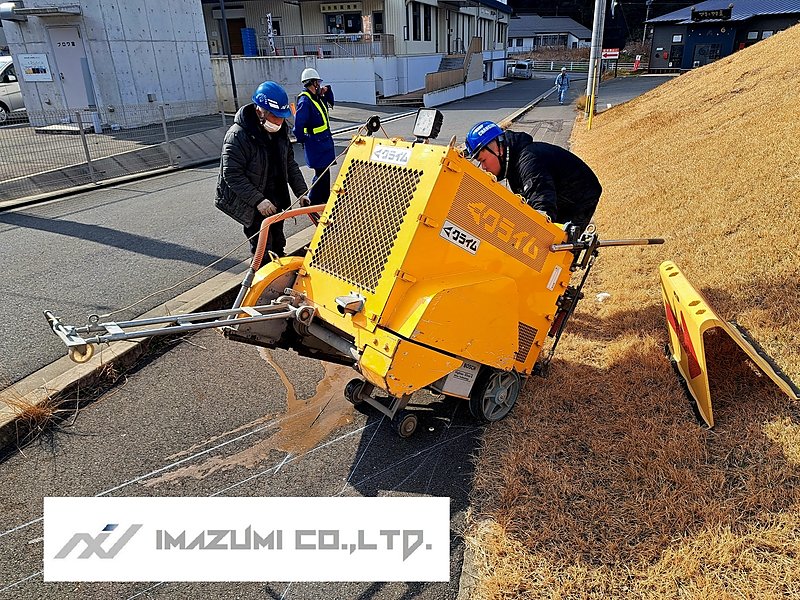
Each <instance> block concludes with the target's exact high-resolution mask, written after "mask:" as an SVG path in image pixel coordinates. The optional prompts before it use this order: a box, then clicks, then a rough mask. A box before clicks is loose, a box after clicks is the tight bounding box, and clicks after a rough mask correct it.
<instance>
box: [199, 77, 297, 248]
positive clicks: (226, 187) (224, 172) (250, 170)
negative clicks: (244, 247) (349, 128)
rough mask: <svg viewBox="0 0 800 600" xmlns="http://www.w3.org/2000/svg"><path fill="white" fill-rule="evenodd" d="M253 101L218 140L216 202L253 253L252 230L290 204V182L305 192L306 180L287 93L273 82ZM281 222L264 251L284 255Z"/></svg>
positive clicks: (272, 230)
mask: <svg viewBox="0 0 800 600" xmlns="http://www.w3.org/2000/svg"><path fill="white" fill-rule="evenodd" d="M252 100H253V102H252V104H246V105H245V106H243V107H241V108H240V109H239V110H238V112H237V113H236V116H235V117H234V119H233V125H232V126H231V127H230V129H228V132H227V133H226V134H225V140H224V142H223V144H222V157H221V159H220V166H219V176H218V177H217V192H216V199H215V201H214V204H215V205H216V206H217V208H219V209H220V210H221V211H222V212H224V213H225V214H227V215H228V216H230V217H232V218H233V219H235V220H236V221H238V222H239V223H241V224H242V225H243V226H244V234H245V235H246V236H247V237H248V238H249V239H250V252H252V253H253V254H255V251H256V247H257V245H258V236H257V235H256V234H257V233H258V231H259V229H260V228H261V223H262V222H263V221H264V219H265V218H267V217H269V216H271V215H274V214H276V213H278V212H279V211H281V210H285V209H286V208H289V206H290V204H291V202H290V198H289V189H288V188H289V187H291V188H292V191H293V192H294V194H295V195H296V196H297V197H298V198H301V202H302V198H303V197H304V195H305V193H306V191H307V190H308V186H307V185H306V182H305V179H304V178H303V174H302V173H301V172H300V167H299V166H298V164H297V162H296V161H295V159H294V149H293V148H292V144H291V142H290V141H289V126H288V125H287V124H286V121H285V119H286V118H287V117H290V116H291V114H292V112H291V111H290V110H289V97H288V96H287V94H286V91H285V90H284V89H283V88H282V87H281V86H280V85H278V84H277V83H275V82H274V81H265V82H264V83H262V84H261V85H259V86H258V87H257V88H256V90H255V92H254V93H253V98H252ZM285 248H286V236H285V235H284V233H283V221H281V222H278V223H273V224H272V225H271V226H270V228H269V239H268V242H267V250H268V251H270V252H273V253H275V254H277V255H278V256H283V255H284V250H285Z"/></svg>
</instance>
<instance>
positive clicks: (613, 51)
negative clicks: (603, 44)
mask: <svg viewBox="0 0 800 600" xmlns="http://www.w3.org/2000/svg"><path fill="white" fill-rule="evenodd" d="M600 58H602V59H603V60H606V59H609V58H619V48H603V50H602V51H601V52H600Z"/></svg>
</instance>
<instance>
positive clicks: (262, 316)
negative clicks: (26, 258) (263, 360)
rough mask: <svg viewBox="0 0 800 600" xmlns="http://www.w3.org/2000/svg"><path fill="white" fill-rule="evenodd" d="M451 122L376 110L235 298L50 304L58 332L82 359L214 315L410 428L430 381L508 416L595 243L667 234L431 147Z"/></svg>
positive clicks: (428, 113) (431, 113) (484, 414)
mask: <svg viewBox="0 0 800 600" xmlns="http://www.w3.org/2000/svg"><path fill="white" fill-rule="evenodd" d="M440 124H441V113H439V112H438V111H435V109H421V110H420V113H419V114H418V117H417V122H416V125H415V135H416V140H415V141H413V142H409V141H405V140H403V139H400V138H380V137H377V136H375V135H373V134H375V133H376V132H377V131H378V130H379V129H380V122H379V120H378V118H377V117H373V118H372V119H370V121H369V122H368V123H367V124H366V125H365V127H364V128H362V131H360V132H359V134H358V135H356V136H355V137H354V138H353V139H352V141H351V142H350V145H349V147H348V150H347V153H346V155H345V157H344V159H343V161H342V163H341V169H340V172H339V174H338V177H337V179H336V182H335V184H334V185H333V188H332V189H331V192H330V196H329V200H328V202H327V204H326V205H324V206H312V207H304V208H300V209H294V210H288V211H285V212H284V213H282V214H280V215H276V216H273V217H270V218H268V219H266V220H265V221H264V223H263V225H262V229H261V235H260V239H259V246H258V250H257V251H256V253H255V256H254V257H253V261H252V264H251V267H250V269H249V271H248V273H247V275H246V276H245V279H244V281H243V283H242V286H241V289H240V291H239V294H238V296H237V298H236V301H235V302H234V305H233V307H231V308H230V309H226V310H219V311H208V312H202V313H190V314H185V315H170V316H165V317H160V318H153V319H139V320H135V321H124V322H108V323H101V322H100V320H99V318H97V317H90V320H89V324H88V325H86V326H83V327H73V326H68V325H65V324H63V323H62V322H61V321H60V320H59V319H58V318H57V317H55V316H54V315H53V314H52V313H51V312H49V311H48V312H46V313H45V316H46V318H47V320H48V322H49V324H50V326H51V328H52V329H53V331H54V332H55V333H56V334H57V335H59V337H61V339H62V340H63V341H64V342H65V344H66V345H67V347H68V349H69V352H70V356H71V357H72V358H73V360H76V361H78V362H85V361H87V360H89V359H91V357H92V354H93V348H94V345H96V344H100V343H105V342H111V341H116V340H123V339H131V338H143V337H151V336H156V335H165V334H172V333H180V332H185V331H191V330H195V329H203V328H209V327H216V328H220V329H221V330H222V332H223V333H224V335H225V336H226V337H227V338H228V339H230V340H235V341H238V342H243V343H247V344H255V345H258V346H266V347H269V348H283V349H291V350H294V351H295V352H297V353H298V354H300V355H303V356H309V357H315V358H318V359H320V360H325V361H330V362H334V363H340V364H343V365H349V366H351V367H353V368H354V369H355V371H357V372H358V374H359V375H360V376H359V377H357V378H354V379H353V380H352V381H351V382H350V383H349V384H348V385H347V386H346V389H345V392H344V393H345V396H346V397H347V399H348V400H349V401H350V402H352V403H353V404H355V405H358V404H362V403H365V404H367V405H369V406H371V407H373V408H374V409H375V410H378V411H380V412H381V413H383V414H384V415H386V417H388V419H389V420H390V421H391V423H392V426H393V428H394V429H395V430H396V431H397V432H398V433H399V434H400V435H401V436H403V437H407V436H409V435H411V434H412V433H413V432H414V430H415V428H416V426H417V415H416V414H415V413H414V412H413V411H410V410H408V409H407V408H406V407H407V404H408V402H409V399H410V398H411V396H412V394H414V392H417V391H419V390H423V389H428V390H431V391H433V392H435V393H438V394H444V395H448V396H454V397H457V398H462V399H464V400H465V401H468V403H469V408H470V411H471V413H472V414H473V415H474V416H475V417H476V418H477V419H479V420H480V421H484V422H491V421H497V420H499V419H501V418H503V417H505V416H506V415H507V414H508V413H509V411H510V410H511V408H512V407H513V406H514V403H515V402H516V400H517V397H518V396H519V393H520V390H521V388H522V386H523V384H524V382H525V380H526V378H528V377H529V376H531V375H545V374H546V372H547V368H548V365H549V364H550V360H551V359H552V357H553V353H554V351H555V347H556V345H557V343H558V340H559V339H560V337H561V334H562V332H563V331H564V328H565V326H566V324H567V322H568V320H569V317H570V315H571V314H572V312H573V310H574V309H575V305H576V304H577V302H578V300H579V299H580V298H581V297H582V292H581V289H582V287H583V284H584V283H585V281H586V277H587V275H588V273H589V271H590V269H591V266H592V264H593V263H594V260H595V258H596V257H597V254H598V250H599V248H601V247H603V246H619V245H635V244H636V245H640V244H652V243H661V242H662V241H663V240H653V239H644V240H611V241H608V240H606V241H601V240H600V239H599V238H598V235H597V232H596V231H595V230H594V229H593V228H592V227H591V226H590V228H589V229H587V230H586V231H585V232H578V231H576V230H574V229H571V228H569V227H567V228H566V230H565V227H564V225H562V224H556V223H552V222H550V220H549V219H548V218H547V217H546V216H544V215H543V214H542V213H540V212H538V211H536V210H534V209H533V208H531V207H530V206H528V205H527V204H526V203H525V202H524V200H523V199H522V198H521V197H520V196H517V195H515V194H513V193H512V192H511V191H509V190H508V189H507V188H506V187H504V186H503V185H501V184H500V183H498V182H497V181H496V180H495V178H494V177H493V176H492V175H491V174H489V173H486V172H484V171H482V170H480V169H479V168H478V167H477V166H476V165H475V164H473V163H472V162H471V161H470V160H468V159H467V158H465V156H464V153H463V151H462V150H461V149H459V148H458V147H456V145H455V138H453V140H451V142H450V144H448V145H441V144H435V143H432V142H431V139H432V138H435V137H436V133H437V132H436V129H437V127H438V126H440ZM303 213H305V214H313V213H316V214H318V215H319V219H318V224H317V226H316V230H315V232H314V235H313V239H312V240H311V242H310V243H309V244H308V246H307V247H305V248H303V249H302V251H300V252H298V253H296V254H297V255H295V256H286V257H281V258H279V257H276V256H270V255H268V254H265V251H264V248H265V247H266V239H267V234H268V229H269V225H270V224H271V223H273V222H275V221H276V220H280V219H285V218H288V217H292V216H296V215H298V214H303ZM262 263H263V264H262ZM576 272H582V275H580V276H578V275H577V274H576ZM573 275H575V277H576V279H577V281H575V282H574V283H572V284H571V281H570V280H571V278H572V277H573ZM548 337H551V338H553V339H552V340H548ZM546 347H547V351H543V350H544V349H545V348H546Z"/></svg>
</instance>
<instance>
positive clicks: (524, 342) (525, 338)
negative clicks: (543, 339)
mask: <svg viewBox="0 0 800 600" xmlns="http://www.w3.org/2000/svg"><path fill="white" fill-rule="evenodd" d="M537 333H538V330H537V329H534V328H533V327H531V326H530V325H526V324H525V323H520V324H519V345H518V347H519V350H517V352H516V353H515V354H514V360H516V361H517V362H521V363H524V362H525V361H526V360H527V359H528V354H529V353H530V351H531V347H532V346H533V342H534V340H535V339H536V334H537Z"/></svg>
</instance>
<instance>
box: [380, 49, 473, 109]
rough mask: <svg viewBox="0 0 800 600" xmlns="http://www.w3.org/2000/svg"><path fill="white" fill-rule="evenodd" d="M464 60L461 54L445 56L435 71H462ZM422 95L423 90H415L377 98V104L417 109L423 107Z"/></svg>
mask: <svg viewBox="0 0 800 600" xmlns="http://www.w3.org/2000/svg"><path fill="white" fill-rule="evenodd" d="M465 58H466V57H465V56H464V55H463V54H451V55H448V56H445V57H444V58H442V60H441V62H440V63H439V69H438V70H437V73H441V72H443V71H453V70H455V69H463V68H464V59H465ZM423 94H425V90H416V91H414V92H410V93H408V94H398V95H397V96H387V97H385V98H384V97H378V100H377V102H378V104H379V105H381V106H411V107H414V108H418V107H420V106H424V104H423V101H422V96H423Z"/></svg>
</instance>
